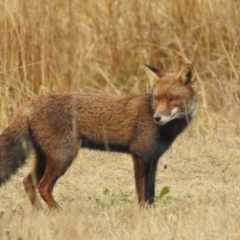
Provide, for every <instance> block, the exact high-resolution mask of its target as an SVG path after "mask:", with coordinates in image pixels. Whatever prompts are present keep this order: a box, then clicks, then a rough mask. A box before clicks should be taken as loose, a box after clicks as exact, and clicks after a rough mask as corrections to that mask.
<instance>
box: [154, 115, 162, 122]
mask: <svg viewBox="0 0 240 240" xmlns="http://www.w3.org/2000/svg"><path fill="white" fill-rule="evenodd" d="M153 119H154V121H155V122H160V120H161V117H160V116H154V117H153Z"/></svg>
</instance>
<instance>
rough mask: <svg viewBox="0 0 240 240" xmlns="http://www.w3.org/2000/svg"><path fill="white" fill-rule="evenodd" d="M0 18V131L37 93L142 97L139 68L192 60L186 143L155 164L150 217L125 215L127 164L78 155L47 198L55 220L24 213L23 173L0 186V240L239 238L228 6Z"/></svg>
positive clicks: (239, 26) (58, 10)
mask: <svg viewBox="0 0 240 240" xmlns="http://www.w3.org/2000/svg"><path fill="white" fill-rule="evenodd" d="M0 12H1V14H0V118H1V121H0V130H2V129H3V128H5V127H6V126H7V124H8V122H9V120H10V118H11V116H12V113H13V111H14V110H15V109H16V108H17V107H18V106H19V105H20V104H21V103H23V102H24V101H26V100H28V99H30V98H32V97H34V96H37V95H41V94H44V93H46V92H50V91H57V90H67V91H72V90H77V91H84V92H102V93H110V92H111V93H117V94H118V93H128V92H131V93H132V92H134V93H138V92H141V93H144V92H146V91H150V89H148V81H147V77H146V76H145V74H144V72H143V71H142V67H141V66H142V63H149V64H151V65H154V66H156V67H159V68H162V69H164V70H165V71H174V72H176V71H178V70H179V69H180V68H181V67H182V65H183V64H184V63H185V62H192V63H193V65H194V67H195V69H196V72H197V79H198V88H199V113H198V116H197V119H196V121H195V122H194V123H193V124H192V127H191V131H193V134H188V135H187V136H188V138H186V135H183V136H181V137H180V138H179V139H178V140H177V142H176V143H175V144H174V146H173V150H170V151H169V152H168V153H167V154H166V155H165V156H164V157H163V159H162V161H163V163H160V165H159V171H158V176H157V194H158V193H159V192H160V190H161V189H162V187H163V186H165V185H167V186H169V187H170V194H169V195H168V196H167V197H166V198H164V199H158V200H157V202H156V208H153V209H139V208H138V207H137V205H136V197H135V193H134V183H133V177H132V175H133V173H132V165H131V163H130V162H129V161H130V160H129V156H125V155H120V154H119V155H118V154H112V155H111V154H110V155H107V154H106V155H105V153H101V154H100V153H92V152H90V151H86V152H84V151H83V153H82V152H81V151H80V156H79V158H80V159H81V161H78V162H76V163H74V164H75V165H74V167H72V168H70V170H69V171H68V172H67V174H66V176H64V177H63V178H61V179H60V180H59V182H58V184H57V186H56V190H55V192H54V194H55V196H56V199H57V201H59V203H60V204H61V205H62V206H63V211H60V213H48V212H35V211H33V212H32V209H30V208H29V205H26V206H25V203H26V204H27V203H28V200H27V197H26V195H25V193H24V192H23V189H22V186H21V181H22V179H23V177H24V176H25V175H26V174H27V172H29V168H30V167H29V166H26V167H24V168H22V169H21V170H20V172H19V173H18V174H17V175H15V176H14V177H13V178H12V179H11V180H10V181H9V182H8V183H7V184H6V185H4V186H3V187H1V188H0V238H1V237H2V238H3V239H66V238H71V239H119V238H120V239H197V240H199V239H204V240H205V239H211V240H212V239H236V240H237V239H240V232H239V227H240V226H239V217H240V211H239V153H238V151H237V150H238V148H239V143H240V141H239V132H240V130H239V127H238V116H239V115H240V112H239V107H238V106H239V101H240V96H239V94H240V82H239V81H240V19H239V13H240V1H239V0H231V1H225V0H162V1H159V0H152V1H143V0H132V1H126V0H123V1H116V0H106V1H97V0H88V1H77V0H68V1H62V0H51V1H47V0H35V1H27V0H2V1H1V2H0ZM219 128H220V130H219ZM199 133H200V134H199ZM206 133H207V134H206ZM96 156H97V157H98V159H97V160H96ZM115 159H117V160H116V161H115ZM119 163H121V165H119ZM165 165H166V166H167V168H165ZM113 175H114V176H113Z"/></svg>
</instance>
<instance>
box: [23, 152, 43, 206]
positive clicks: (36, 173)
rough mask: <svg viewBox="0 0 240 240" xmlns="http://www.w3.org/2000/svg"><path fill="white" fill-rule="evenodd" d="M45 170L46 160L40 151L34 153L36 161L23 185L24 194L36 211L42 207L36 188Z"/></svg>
mask: <svg viewBox="0 0 240 240" xmlns="http://www.w3.org/2000/svg"><path fill="white" fill-rule="evenodd" d="M45 168H46V160H45V158H44V156H43V155H42V154H41V152H40V151H37V152H36V161H35V162H34V165H33V169H32V171H31V172H30V173H29V174H28V175H27V176H26V177H25V178H24V180H23V185H24V189H25V192H26V193H27V195H28V198H29V200H30V202H31V204H32V205H33V206H34V207H36V208H37V209H41V208H42V205H41V202H40V200H39V198H38V196H37V193H36V188H37V185H38V182H39V180H40V179H41V178H42V176H43V173H44V171H45Z"/></svg>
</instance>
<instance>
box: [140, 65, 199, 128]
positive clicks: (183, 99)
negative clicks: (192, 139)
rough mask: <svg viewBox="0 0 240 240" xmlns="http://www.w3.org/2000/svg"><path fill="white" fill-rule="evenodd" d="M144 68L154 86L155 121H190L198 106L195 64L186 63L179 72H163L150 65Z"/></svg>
mask: <svg viewBox="0 0 240 240" xmlns="http://www.w3.org/2000/svg"><path fill="white" fill-rule="evenodd" d="M144 68H145V70H146V73H147V75H148V76H149V79H150V85H151V86H152V109H153V112H154V113H153V119H154V121H155V122H156V123H157V124H160V125H164V124H167V123H168V122H170V121H172V120H174V119H180V118H186V119H187V120H189V121H190V120H191V119H192V117H193V116H194V114H195V112H196V108H197V96H196V92H195V90H194V86H193V85H194V81H195V71H194V69H193V66H192V65H191V64H186V65H185V66H184V67H183V68H182V69H181V71H180V72H179V73H178V74H173V73H163V72H161V71H160V70H159V69H157V68H155V67H152V66H149V65H144Z"/></svg>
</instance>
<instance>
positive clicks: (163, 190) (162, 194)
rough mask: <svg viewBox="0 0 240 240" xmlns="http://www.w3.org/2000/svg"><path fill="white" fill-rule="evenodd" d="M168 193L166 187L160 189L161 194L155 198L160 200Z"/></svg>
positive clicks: (168, 190) (168, 189)
mask: <svg viewBox="0 0 240 240" xmlns="http://www.w3.org/2000/svg"><path fill="white" fill-rule="evenodd" d="M169 192H170V188H169V187H168V186H165V187H163V188H162V190H161V192H160V193H159V195H157V196H156V197H155V199H156V200H160V199H162V198H163V196H165V195H167V194H168V193H169Z"/></svg>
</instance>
